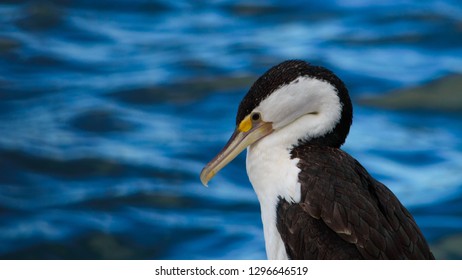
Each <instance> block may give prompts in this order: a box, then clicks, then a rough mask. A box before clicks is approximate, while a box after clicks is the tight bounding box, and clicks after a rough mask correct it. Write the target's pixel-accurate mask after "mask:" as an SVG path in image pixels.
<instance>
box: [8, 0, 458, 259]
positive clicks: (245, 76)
mask: <svg viewBox="0 0 462 280" xmlns="http://www.w3.org/2000/svg"><path fill="white" fill-rule="evenodd" d="M390 2H393V3H390ZM294 58H298V59H304V60H307V61H310V62H311V63H313V64H317V65H323V66H325V67H327V68H329V69H331V70H333V71H334V72H335V73H336V74H337V75H338V76H339V77H340V78H341V79H342V80H344V82H345V83H346V85H347V86H348V88H349V90H350V93H351V95H352V98H353V101H354V106H355V117H354V122H353V127H352V130H351V133H350V135H349V138H348V139H347V142H346V144H345V146H344V149H345V150H346V151H347V152H349V153H350V154H352V155H353V156H354V157H355V158H357V159H358V160H359V161H360V162H361V163H362V164H363V165H364V166H365V167H366V168H367V169H368V170H369V171H370V173H371V174H372V175H373V176H375V177H376V178H377V179H379V180H380V181H382V182H383V183H385V184H386V185H387V186H388V187H389V188H390V189H391V190H392V191H393V192H394V193H395V194H396V195H397V196H398V197H399V198H400V200H401V201H402V202H403V204H404V205H405V206H406V207H408V209H409V210H410V211H411V212H412V214H413V215H414V216H415V219H416V221H417V223H418V224H419V225H420V227H421V229H422V231H423V233H424V235H425V236H426V237H427V239H428V241H429V243H430V244H431V247H432V250H433V252H434V254H435V256H436V257H437V258H443V259H457V258H459V259H462V138H461V135H462V79H461V74H462V6H461V5H460V1H458V0H446V1H436V0H433V1H432V0H429V1H420V0H414V1H385V0H374V1H372V0H369V1H362V0H349V1H348V0H345V1H340V0H338V1H335V0H322V1H296V0H285V1H270V0H269V1H253V2H251V1H237V0H236V1H231V0H229V1H228V0H221V1H182V0H179V1H162V0H159V1H149V0H92V1H87V0H80V1H72V0H56V1H52V0H49V1H0V258H2V259H264V258H266V254H265V249H264V239H263V231H262V225H261V220H260V209H259V203H258V201H257V198H256V195H255V194H254V192H253V189H252V187H251V185H250V183H249V181H248V179H247V175H246V171H245V153H243V154H242V155H241V156H239V157H238V158H237V159H236V160H235V161H233V162H232V163H231V164H230V165H229V166H227V167H226V168H225V169H224V170H223V171H222V172H221V173H220V174H218V175H217V176H216V178H214V180H213V181H212V182H211V183H210V187H209V188H204V187H203V186H202V185H201V183H200V181H199V173H200V171H201V169H202V167H203V166H204V165H205V164H206V163H207V162H208V161H209V160H210V159H211V158H212V157H213V156H214V155H215V154H216V153H217V152H218V151H219V150H220V149H221V147H222V146H223V145H224V144H225V142H226V140H227V139H228V137H229V136H230V135H231V133H232V131H233V130H234V123H235V114H236V111H237V107H238V105H239V102H240V100H241V98H242V97H243V96H244V95H245V94H246V92H247V90H248V88H249V87H250V86H251V84H252V83H253V81H254V80H255V79H256V78H257V77H258V76H259V75H261V74H262V73H263V72H264V71H266V70H267V69H268V68H269V67H271V66H273V65H275V64H277V63H279V62H281V61H283V60H286V59H294Z"/></svg>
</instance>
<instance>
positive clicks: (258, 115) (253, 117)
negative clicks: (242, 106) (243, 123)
mask: <svg viewBox="0 0 462 280" xmlns="http://www.w3.org/2000/svg"><path fill="white" fill-rule="evenodd" d="M260 119H261V115H260V113H258V112H255V113H252V121H254V122H255V121H259V120H260Z"/></svg>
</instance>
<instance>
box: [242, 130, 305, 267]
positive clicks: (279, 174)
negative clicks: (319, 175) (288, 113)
mask: <svg viewBox="0 0 462 280" xmlns="http://www.w3.org/2000/svg"><path fill="white" fill-rule="evenodd" d="M273 140H274V139H272V137H271V135H269V136H268V137H266V138H264V139H262V140H261V141H259V142H257V143H256V144H254V145H252V146H250V147H249V148H248V150H247V164H246V166H247V174H248V176H249V179H250V182H251V183H252V186H253V188H254V190H255V192H256V194H257V197H258V200H259V201H260V207H261V216H262V222H263V230H264V234H265V245H266V253H267V256H268V258H269V259H287V253H286V249H285V246H284V243H283V242H282V239H281V236H280V234H279V232H278V230H277V228H276V208H277V204H278V202H279V200H280V198H284V199H286V200H287V201H290V202H299V201H300V183H299V182H298V173H299V172H300V169H299V168H298V167H297V163H298V159H291V155H290V149H289V148H288V147H285V146H284V145H275V143H274V142H273Z"/></svg>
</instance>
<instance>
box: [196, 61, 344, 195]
mask: <svg viewBox="0 0 462 280" xmlns="http://www.w3.org/2000/svg"><path fill="white" fill-rule="evenodd" d="M352 111H353V109H352V105H351V101H350V98H349V95H348V91H347V89H346V87H345V85H344V84H343V82H342V81H341V80H340V79H339V78H338V77H337V76H336V75H335V74H334V73H332V72H331V71H329V70H327V69H326V68H324V67H320V66H313V65H311V64H309V63H307V62H305V61H301V60H288V61H285V62H282V63H280V64H278V65H276V66H274V67H272V68H271V69H269V70H268V71H267V72H266V73H265V74H263V75H262V76H261V77H260V78H258V79H257V81H255V83H254V84H253V85H252V87H251V88H250V90H249V91H248V93H247V94H246V96H245V97H244V98H243V99H242V101H241V103H240V105H239V109H238V112H237V116H236V129H235V131H234V133H233V134H232V136H231V138H230V139H229V141H228V143H227V144H226V145H225V147H224V148H223V149H222V150H221V152H219V153H218V154H217V155H216V157H215V158H214V159H212V160H211V161H210V162H209V163H208V164H207V165H206V166H205V167H204V169H203V170H202V172H201V175H200V179H201V182H202V184H204V185H205V186H206V185H207V183H208V182H209V181H210V180H211V179H212V178H213V177H214V176H215V174H216V173H217V172H218V171H220V170H221V169H222V168H223V167H225V166H226V165H227V164H228V163H229V162H231V161H232V160H233V159H234V158H235V157H236V156H237V155H238V154H240V153H241V152H242V151H243V150H244V149H245V148H247V147H249V146H250V147H251V146H252V145H256V144H258V142H259V141H264V140H263V139H265V138H271V140H272V143H274V145H285V146H286V148H288V149H291V148H293V147H294V146H297V145H302V144H306V143H309V144H313V145H327V146H332V147H337V148H338V147H340V146H341V145H342V144H343V143H344V142H345V139H346V136H347V135H348V132H349V130H350V126H351V122H352Z"/></svg>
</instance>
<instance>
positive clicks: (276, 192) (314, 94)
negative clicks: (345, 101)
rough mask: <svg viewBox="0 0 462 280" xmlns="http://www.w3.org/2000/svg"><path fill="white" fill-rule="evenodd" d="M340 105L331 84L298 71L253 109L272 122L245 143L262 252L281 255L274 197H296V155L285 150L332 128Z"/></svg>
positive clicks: (283, 253) (283, 256)
mask: <svg viewBox="0 0 462 280" xmlns="http://www.w3.org/2000/svg"><path fill="white" fill-rule="evenodd" d="M341 110H342V105H341V104H340V101H339V98H338V95H337V92H336V90H335V88H334V87H333V86H332V85H331V84H329V83H327V82H324V81H320V80H317V79H314V78H310V77H301V78H298V79H297V80H295V81H293V82H292V83H290V84H288V85H285V86H283V87H281V88H279V89H277V90H276V91H275V92H273V93H272V94H271V95H270V96H269V97H267V99H265V100H263V101H262V102H261V103H260V105H259V106H258V107H257V108H255V111H259V112H261V113H262V118H263V120H264V121H270V122H272V123H273V128H274V129H275V130H274V132H273V133H271V134H270V135H268V136H266V137H264V138H262V139H261V140H259V141H258V142H256V143H254V144H253V145H251V146H249V147H248V149H247V163H246V166H247V174H248V176H249V179H250V182H251V183H252V186H253V188H254V190H255V192H256V194H257V197H258V200H259V201H260V208H261V216H262V222H263V230H264V235H265V246H266V254H267V256H268V258H269V259H287V258H288V257H287V253H286V249H285V246H284V243H283V241H282V239H281V235H280V234H279V232H278V230H277V227H276V223H277V217H276V208H277V204H278V202H279V198H283V199H285V200H287V201H288V202H295V203H297V202H300V197H301V193H300V183H299V181H298V174H299V173H300V169H299V168H298V167H297V164H298V161H299V159H297V158H295V159H291V155H290V150H291V149H292V148H293V146H294V145H296V144H297V143H298V141H299V139H307V138H308V139H309V138H314V137H318V136H321V135H324V134H326V133H328V132H330V131H332V130H333V129H334V127H335V125H336V124H337V123H338V122H339V120H340V116H341Z"/></svg>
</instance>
